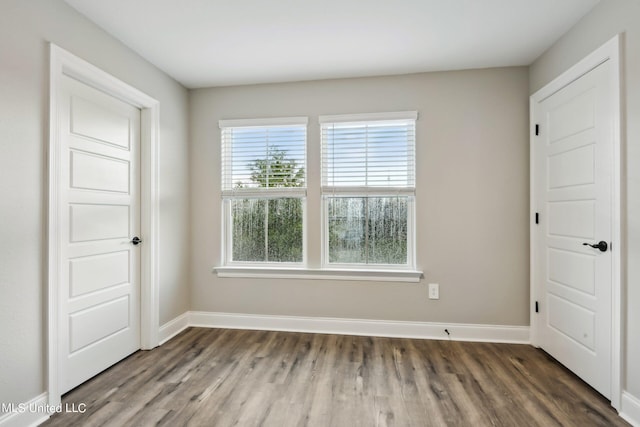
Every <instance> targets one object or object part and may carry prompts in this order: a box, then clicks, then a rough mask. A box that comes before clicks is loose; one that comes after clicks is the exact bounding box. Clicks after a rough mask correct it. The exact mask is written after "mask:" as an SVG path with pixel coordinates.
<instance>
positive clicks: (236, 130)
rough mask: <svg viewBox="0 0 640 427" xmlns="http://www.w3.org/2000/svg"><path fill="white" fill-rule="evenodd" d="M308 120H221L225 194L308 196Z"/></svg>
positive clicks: (298, 118) (300, 118)
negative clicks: (306, 192)
mask: <svg viewBox="0 0 640 427" xmlns="http://www.w3.org/2000/svg"><path fill="white" fill-rule="evenodd" d="M306 125H307V118H306V117H294V118H289V119H256V120H222V121H220V128H221V131H222V150H221V155H222V159H221V162H222V194H223V196H234V195H235V196H237V195H240V194H243V195H251V194H260V195H266V194H270V193H274V194H275V193H278V194H285V193H286V194H298V195H299V194H302V195H304V194H305V189H306V176H305V175H306V138H307V126H306Z"/></svg>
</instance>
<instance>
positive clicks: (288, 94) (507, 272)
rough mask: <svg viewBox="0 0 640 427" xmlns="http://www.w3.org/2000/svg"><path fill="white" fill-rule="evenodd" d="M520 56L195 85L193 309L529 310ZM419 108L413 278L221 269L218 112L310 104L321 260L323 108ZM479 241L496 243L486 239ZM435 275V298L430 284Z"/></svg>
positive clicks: (274, 110)
mask: <svg viewBox="0 0 640 427" xmlns="http://www.w3.org/2000/svg"><path fill="white" fill-rule="evenodd" d="M528 78H529V77H528V70H527V68H526V67H520V68H501V69H487V70H472V71H460V72H443V73H425V74H415V75H406V76H391V77H378V78H360V79H341V80H327V81H315V82H301V83H285V84H268V85H255V86H238V87H224V88H213V89H199V90H193V91H192V92H191V99H190V102H191V103H190V117H191V142H192V150H191V183H192V209H191V215H192V216H191V218H192V231H193V233H192V263H191V279H192V282H191V283H192V288H191V308H192V309H193V310H204V311H217V312H233V313H252V314H274V315H299V316H324V317H343V318H363V319H381V320H407V321H433V322H438V321H441V322H456V323H473V324H496V325H528V324H529V309H528V301H529V268H528V262H529V261H528V260H529V250H528V248H529V237H528V233H529V225H528V206H529V167H528V162H529V160H528V158H529V156H528V152H529V142H528V131H527V129H528V84H529V83H528V82H529V81H528ZM402 110H418V112H419V115H420V116H419V119H418V122H417V162H418V163H417V263H418V267H419V268H420V269H422V270H424V272H425V279H423V280H422V281H421V283H420V284H411V283H389V282H383V283H381V282H352V281H331V280H295V279H273V280H271V279H255V278H254V279H237V278H235V279H228V278H227V279H222V278H218V277H217V276H216V275H215V274H214V273H212V268H213V267H214V266H215V265H219V263H220V260H221V251H220V247H221V234H220V223H221V219H220V217H221V207H220V205H221V203H220V166H219V165H220V131H219V129H218V120H220V119H236V118H253V117H282V116H300V115H302V116H309V128H308V138H309V150H308V157H309V162H308V185H309V191H308V193H309V197H308V201H307V203H308V207H307V212H308V223H309V226H308V229H307V230H308V233H309V240H308V242H309V245H308V247H309V259H310V265H311V266H312V267H314V266H315V267H317V266H318V265H319V262H320V240H319V239H320V200H319V195H320V191H319V180H320V177H319V175H320V170H319V168H320V165H319V162H320V147H319V145H320V141H319V128H318V116H319V115H322V114H342V113H366V112H378V111H402ZM485 244H489V245H491V247H490V248H489V247H486V246H485ZM429 282H437V283H440V286H441V299H440V300H438V301H430V300H428V299H427V290H426V284H427V283H429Z"/></svg>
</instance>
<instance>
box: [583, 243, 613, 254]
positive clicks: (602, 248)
mask: <svg viewBox="0 0 640 427" xmlns="http://www.w3.org/2000/svg"><path fill="white" fill-rule="evenodd" d="M583 245H584V246H591V247H592V248H593V249H600V252H607V249H608V248H609V245H607V242H605V241H604V240H600V241H599V242H598V243H596V244H595V245H592V244H591V243H583Z"/></svg>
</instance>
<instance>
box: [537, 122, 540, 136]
mask: <svg viewBox="0 0 640 427" xmlns="http://www.w3.org/2000/svg"><path fill="white" fill-rule="evenodd" d="M538 135H540V125H536V136H538Z"/></svg>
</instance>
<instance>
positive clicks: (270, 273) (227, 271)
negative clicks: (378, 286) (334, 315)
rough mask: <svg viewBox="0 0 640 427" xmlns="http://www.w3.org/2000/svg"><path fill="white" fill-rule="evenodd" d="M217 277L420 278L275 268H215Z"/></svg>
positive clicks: (410, 273)
mask: <svg viewBox="0 0 640 427" xmlns="http://www.w3.org/2000/svg"><path fill="white" fill-rule="evenodd" d="M213 271H214V272H215V273H216V274H217V275H218V277H240V278H265V279H310V280H360V281H375V282H413V283H417V282H419V281H420V278H421V277H422V271H417V270H347V269H326V268H323V269H312V268H277V267H240V266H233V267H215V268H214V269H213Z"/></svg>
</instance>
